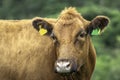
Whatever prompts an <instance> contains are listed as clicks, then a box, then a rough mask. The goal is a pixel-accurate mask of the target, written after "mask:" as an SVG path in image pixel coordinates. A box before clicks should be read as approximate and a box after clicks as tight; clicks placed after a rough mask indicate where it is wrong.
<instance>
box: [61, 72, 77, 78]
mask: <svg viewBox="0 0 120 80" xmlns="http://www.w3.org/2000/svg"><path fill="white" fill-rule="evenodd" d="M61 76H62V78H63V80H79V76H78V73H77V72H73V73H67V74H61Z"/></svg>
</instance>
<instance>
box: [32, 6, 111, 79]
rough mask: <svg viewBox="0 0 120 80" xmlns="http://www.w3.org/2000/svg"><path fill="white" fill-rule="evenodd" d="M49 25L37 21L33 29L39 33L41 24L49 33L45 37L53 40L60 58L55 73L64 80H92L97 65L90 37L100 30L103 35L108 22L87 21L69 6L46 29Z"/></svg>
mask: <svg viewBox="0 0 120 80" xmlns="http://www.w3.org/2000/svg"><path fill="white" fill-rule="evenodd" d="M48 23H49V22H47V21H45V20H39V19H36V20H35V21H34V22H33V26H34V28H35V29H36V30H38V31H39V30H40V28H39V26H40V25H41V26H42V27H43V28H44V29H46V30H48V33H46V34H45V35H46V36H50V37H51V38H52V39H53V42H54V45H55V49H56V50H55V51H56V52H55V53H56V55H57V57H56V58H57V60H56V62H55V71H56V72H57V73H59V74H60V75H62V76H63V80H64V79H65V80H90V78H91V76H92V73H93V70H94V67H95V62H96V52H95V49H94V47H93V45H92V43H91V40H90V36H91V34H92V32H93V30H96V29H99V30H100V32H102V31H103V29H104V28H105V27H106V26H107V24H108V23H109V19H108V18H107V17H105V16H97V17H96V18H94V19H93V20H92V21H88V20H86V19H84V18H83V17H82V16H81V15H80V14H79V13H78V12H77V11H76V10H75V8H72V7H70V8H68V9H65V10H63V11H62V13H61V14H60V16H59V17H58V19H57V20H56V22H54V24H52V25H50V26H46V24H48ZM49 28H51V29H49ZM55 80H57V79H55Z"/></svg>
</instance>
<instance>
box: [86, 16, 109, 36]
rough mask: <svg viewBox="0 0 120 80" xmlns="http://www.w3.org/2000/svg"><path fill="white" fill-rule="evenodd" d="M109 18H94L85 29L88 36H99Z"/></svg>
mask: <svg viewBox="0 0 120 80" xmlns="http://www.w3.org/2000/svg"><path fill="white" fill-rule="evenodd" d="M108 23H109V18H108V17H105V16H97V17H95V18H94V19H93V20H92V21H91V22H90V24H89V26H88V28H87V32H88V33H89V34H90V35H99V34H100V33H101V32H102V31H103V30H104V28H105V27H106V26H107V25H108Z"/></svg>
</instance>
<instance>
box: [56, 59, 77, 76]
mask: <svg viewBox="0 0 120 80" xmlns="http://www.w3.org/2000/svg"><path fill="white" fill-rule="evenodd" d="M76 71H77V64H76V63H75V61H74V60H71V59H59V60H57V61H56V62H55V72H57V73H60V74H70V73H72V72H76Z"/></svg>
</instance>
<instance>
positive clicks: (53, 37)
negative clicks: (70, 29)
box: [50, 32, 57, 41]
mask: <svg viewBox="0 0 120 80" xmlns="http://www.w3.org/2000/svg"><path fill="white" fill-rule="evenodd" d="M50 37H51V38H52V39H53V40H55V41H56V40H57V38H56V36H55V35H54V33H53V32H52V33H51V35H50Z"/></svg>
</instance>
